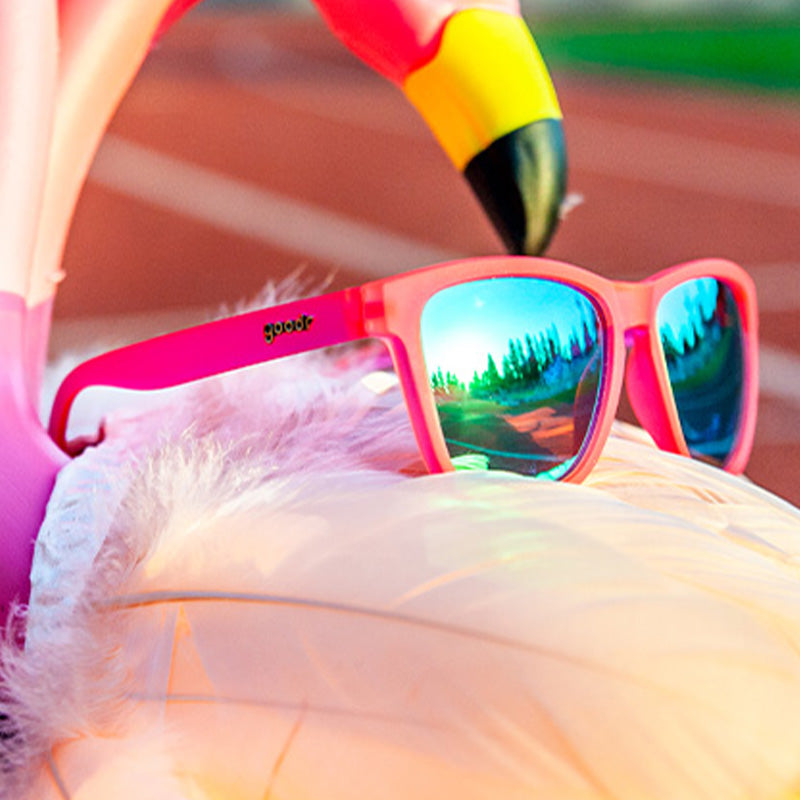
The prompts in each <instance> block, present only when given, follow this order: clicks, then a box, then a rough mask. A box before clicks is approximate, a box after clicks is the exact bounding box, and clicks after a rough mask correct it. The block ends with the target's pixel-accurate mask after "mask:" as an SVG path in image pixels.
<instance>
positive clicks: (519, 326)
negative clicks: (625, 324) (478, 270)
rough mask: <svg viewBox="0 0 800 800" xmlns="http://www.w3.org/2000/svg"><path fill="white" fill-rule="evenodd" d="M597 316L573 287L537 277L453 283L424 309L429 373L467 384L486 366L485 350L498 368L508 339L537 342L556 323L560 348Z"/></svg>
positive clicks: (580, 332)
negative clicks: (449, 375)
mask: <svg viewBox="0 0 800 800" xmlns="http://www.w3.org/2000/svg"><path fill="white" fill-rule="evenodd" d="M595 318H596V315H595V312H594V308H593V306H592V304H591V302H590V301H589V300H588V299H586V297H584V295H582V294H581V293H580V292H579V291H578V290H577V289H573V288H570V287H568V286H564V285H563V284H560V283H556V282H554V281H549V280H543V279H541V278H492V279H488V280H481V281H473V282H471V283H463V284H460V285H458V286H452V287H450V288H449V289H445V290H443V291H441V292H439V293H438V294H436V295H434V296H433V297H432V298H431V299H430V300H429V301H428V303H427V305H426V306H425V309H424V311H423V313H422V346H423V350H424V352H425V363H426V365H427V367H428V373H431V372H435V371H436V369H437V368H438V367H441V369H442V372H443V373H447V372H448V371H449V372H452V373H454V374H455V375H457V376H458V378H459V380H461V381H463V382H464V383H469V381H470V380H471V379H472V376H473V373H475V372H476V371H477V372H478V374H480V373H482V372H483V371H484V370H485V369H486V364H487V360H488V354H489V353H491V355H492V357H493V358H494V360H495V363H496V364H497V369H498V370H500V371H501V372H502V362H503V356H504V355H506V354H507V353H508V340H509V339H514V340H516V339H520V340H521V341H522V344H523V348H524V346H525V334H526V333H529V334H530V335H531V337H532V338H533V339H534V340H536V337H537V336H538V334H539V333H540V332H544V331H546V330H547V328H548V327H550V326H551V325H553V324H554V323H555V325H556V327H557V329H558V334H559V337H560V339H561V344H562V346H566V345H567V343H568V342H569V339H570V335H572V334H573V333H574V334H575V335H577V338H578V341H579V342H582V341H583V338H582V336H583V334H582V331H583V322H584V320H586V321H587V322H588V323H589V324H590V327H591V326H592V321H593V320H594V319H595Z"/></svg>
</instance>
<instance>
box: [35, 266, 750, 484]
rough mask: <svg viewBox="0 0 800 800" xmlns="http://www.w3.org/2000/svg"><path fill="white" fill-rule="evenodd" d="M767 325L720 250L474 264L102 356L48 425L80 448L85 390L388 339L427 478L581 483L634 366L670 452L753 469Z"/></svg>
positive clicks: (645, 416) (150, 385)
mask: <svg viewBox="0 0 800 800" xmlns="http://www.w3.org/2000/svg"><path fill="white" fill-rule="evenodd" d="M757 326H758V322H757V311H756V300H755V289H754V286H753V283H752V281H751V280H750V278H749V277H748V276H747V274H746V273H745V272H744V270H742V268H741V267H739V266H737V265H736V264H733V263H731V262H728V261H724V260H719V259H704V260H698V261H693V262H690V263H687V264H682V265H679V266H675V267H671V268H670V269H667V270H664V271H662V272H659V273H658V274H657V275H655V276H653V277H651V278H648V279H647V280H644V281H642V282H639V283H632V282H622V281H611V280H608V279H605V278H602V277H600V276H598V275H595V274H593V273H591V272H588V271H586V270H584V269H581V268H579V267H575V266H571V265H568V264H563V263H559V262H557V261H552V260H549V259H541V258H528V257H517V256H502V257H487V258H476V259H468V260H463V261H455V262H451V263H447V264H439V265H434V266H431V267H427V268H424V269H419V270H416V271H413V272H408V273H405V274H402V275H397V276H394V277H391V278H387V279H384V280H379V281H374V282H370V283H367V284H364V285H363V286H361V287H358V288H351V289H345V290H343V291H339V292H335V293H332V294H327V295H323V296H320V297H314V298H310V299H307V300H299V301H295V302H291V303H286V304H284V305H280V306H276V307H273V308H267V309H263V310H259V311H253V312H250V313H246V314H241V315H237V316H234V317H231V318H228V319H223V320H220V321H217V322H211V323H208V324H205V325H200V326H197V327H193V328H188V329H186V330H182V331H178V332H176V333H171V334H167V335H165V336H160V337H157V338H154V339H150V340H148V341H144V342H141V343H138V344H133V345H130V346H128V347H124V348H121V349H119V350H114V351H112V352H109V353H106V354H104V355H101V356H98V357H97V358H93V359H91V360H89V361H87V362H85V363H84V364H82V365H80V366H79V367H77V368H76V369H75V370H73V371H72V372H71V373H70V374H69V375H68V376H67V377H66V379H65V380H64V382H63V383H62V385H61V387H60V389H59V391H58V393H57V395H56V399H55V403H54V406H53V411H52V416H51V419H50V434H51V436H52V437H53V439H54V441H55V442H56V443H57V444H58V445H59V446H60V447H62V448H63V449H65V450H67V451H68V452H72V453H73V454H74V453H75V452H76V451H77V450H79V449H80V446H75V445H73V446H70V445H68V444H67V442H66V429H67V421H68V417H69V412H70V408H71V406H72V404H73V402H74V400H75V399H76V397H77V396H78V394H79V393H80V392H81V391H83V390H84V389H86V388H87V387H90V386H106V387H118V388H125V389H135V390H154V389H164V388H168V387H172V386H177V385H180V384H184V383H188V382H191V381H196V380H200V379H202V378H207V377H210V376H212V375H217V374H220V373H224V372H228V371H231V370H236V369H241V368H243V367H248V366H252V365H255V364H259V363H264V362H267V361H271V360H273V359H277V358H282V357H284V356H289V355H293V354H297V353H302V352H306V351H309V350H313V349H316V348H324V347H328V346H331V345H337V344H342V343H345V342H352V341H356V340H359V339H364V338H370V337H375V338H378V339H380V340H382V341H383V342H384V343H385V344H386V345H387V347H388V349H389V351H390V353H391V355H392V358H393V361H394V365H395V370H396V372H397V375H398V376H399V379H400V384H401V387H402V391H403V394H404V398H405V402H406V405H407V408H408V411H409V415H410V417H411V422H412V425H413V429H414V433H415V435H416V439H417V443H418V445H419V449H420V451H421V453H422V456H423V458H424V461H425V464H426V465H427V467H428V469H429V470H430V471H431V472H441V471H445V470H451V469H505V470H511V471H514V472H518V473H521V474H525V475H530V476H533V477H539V478H549V479H564V480H570V481H580V480H581V479H583V478H584V477H585V476H586V474H587V473H588V472H589V470H591V468H592V466H593V465H594V464H595V462H596V461H597V459H598V457H599V454H600V451H601V449H602V447H603V444H604V442H605V441H606V438H607V436H608V433H609V430H610V427H611V424H612V422H613V419H614V416H615V414H616V411H617V407H618V403H619V397H620V391H621V387H622V382H623V372H625V378H626V380H627V389H628V395H629V397H630V401H631V405H632V407H633V409H634V411H635V413H636V415H637V417H638V419H639V421H640V422H641V424H642V425H643V426H644V427H645V428H646V429H647V430H648V431H649V433H650V434H651V435H652V436H653V438H654V440H655V442H656V444H657V445H658V446H659V447H660V448H662V449H664V450H668V451H672V452H675V453H681V454H683V455H691V456H694V457H699V458H702V459H704V460H708V461H711V462H712V463H715V464H718V465H720V466H723V467H724V468H725V469H727V470H729V471H731V472H741V471H742V470H743V469H744V467H745V464H746V462H747V458H748V456H749V453H750V449H751V446H752V441H753V435H754V429H755V418H756V404H757V394H758V387H757V374H758V366H757V358H758V354H757ZM626 348H627V349H628V351H629V352H628V357H627V369H626V370H625V364H626V358H625V351H626Z"/></svg>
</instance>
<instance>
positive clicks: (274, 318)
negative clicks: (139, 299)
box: [49, 288, 366, 450]
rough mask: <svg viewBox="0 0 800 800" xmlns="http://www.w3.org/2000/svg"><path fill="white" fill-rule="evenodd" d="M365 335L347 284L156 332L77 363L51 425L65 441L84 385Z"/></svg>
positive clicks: (162, 380) (214, 368)
mask: <svg viewBox="0 0 800 800" xmlns="http://www.w3.org/2000/svg"><path fill="white" fill-rule="evenodd" d="M365 336H366V333H365V330H364V324H363V315H362V302H361V293H360V290H359V289H357V288H356V289H345V290H343V291H340V292H334V293H331V294H327V295H321V296H319V297H313V298H310V299H308V300H297V301H293V302H291V303H285V304H283V305H279V306H274V307H271V308H267V309H260V310H258V311H251V312H248V313H245V314H238V315H236V316H234V317H229V318H227V319H222V320H218V321H216V322H209V323H206V324H204V325H198V326H196V327H193V328H187V329H185V330H182V331H176V332H175V333H169V334H166V335H163V336H158V337H156V338H154V339H148V340H146V341H144V342H139V343H137V344H132V345H129V346H127V347H123V348H120V349H119V350H112V351H111V352H109V353H104V354H103V355H100V356H97V357H96V358H93V359H90V360H89V361H86V362H84V363H83V364H81V365H79V366H78V367H76V368H75V369H74V370H73V371H72V372H70V373H69V375H67V377H66V378H65V379H64V381H63V382H62V384H61V386H60V387H59V389H58V392H57V393H56V397H55V400H54V402H53V409H52V412H51V415H50V425H49V431H50V436H51V437H52V439H53V441H55V443H56V444H57V445H58V446H59V447H61V448H62V449H65V450H66V448H67V445H66V429H67V421H68V419H69V413H70V409H71V407H72V404H73V403H74V401H75V399H76V398H77V396H78V395H79V394H80V392H81V391H83V390H84V389H86V388H88V387H90V386H104V387H111V388H119V389H132V390H139V391H147V390H156V389H167V388H170V387H173V386H180V385H182V384H186V383H191V382H193V381H197V380H201V379H203V378H209V377H211V376H213V375H220V374H222V373H225V372H231V371H233V370H238V369H243V368H244V367H250V366H254V365H256V364H263V363H266V362H268V361H274V360H276V359H279V358H283V357H285V356H291V355H298V354H300V353H304V352H308V351H311V350H317V349H320V348H323V347H330V346H332V345H337V344H344V343H346V342H351V341H355V340H357V339H361V338H364V337H365Z"/></svg>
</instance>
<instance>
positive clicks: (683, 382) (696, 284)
mask: <svg viewBox="0 0 800 800" xmlns="http://www.w3.org/2000/svg"><path fill="white" fill-rule="evenodd" d="M656 316H657V323H658V331H659V336H660V338H661V347H662V349H663V352H664V358H665V360H666V363H667V372H668V374H669V380H670V383H671V385H672V394H673V396H674V397H675V405H676V407H677V409H678V417H679V419H680V423H681V429H682V431H683V436H684V438H685V439H686V445H687V447H688V448H689V452H690V453H691V454H692V455H693V456H696V457H698V458H702V459H705V460H707V461H711V462H713V463H715V464H722V463H723V462H725V460H726V459H727V457H728V456H729V455H730V453H731V451H732V450H733V447H734V445H735V444H736V438H737V434H738V431H739V421H740V419H741V412H742V400H743V387H744V356H743V353H744V347H743V335H742V323H741V319H740V317H739V310H738V308H737V305H736V301H735V300H734V297H733V292H732V291H731V289H730V288H729V287H728V286H727V285H726V284H724V283H722V282H721V281H718V280H716V279H715V278H698V279H696V280H691V281H686V283H682V284H681V285H680V286H676V287H675V288H674V289H672V290H671V291H669V292H667V294H666V295H664V297H663V298H662V299H661V302H660V303H659V305H658V311H657V315H656Z"/></svg>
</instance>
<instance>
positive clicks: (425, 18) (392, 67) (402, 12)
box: [314, 0, 519, 83]
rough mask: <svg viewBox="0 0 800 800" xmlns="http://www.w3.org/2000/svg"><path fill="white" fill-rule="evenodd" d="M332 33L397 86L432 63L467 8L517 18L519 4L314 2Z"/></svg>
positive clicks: (486, 0)
mask: <svg viewBox="0 0 800 800" xmlns="http://www.w3.org/2000/svg"><path fill="white" fill-rule="evenodd" d="M314 3H315V4H316V6H317V7H318V8H319V10H320V13H321V14H322V16H323V17H324V18H325V20H326V21H327V23H328V25H329V26H330V27H331V29H332V30H333V32H334V33H335V34H336V35H337V36H338V37H339V38H340V39H341V40H342V41H343V42H344V43H345V44H346V45H347V47H349V48H350V49H351V50H352V51H353V52H354V53H355V54H356V55H357V56H358V57H359V58H361V59H362V60H363V61H364V62H366V63H367V64H369V65H370V66H371V67H372V68H373V69H375V70H377V71H378V72H380V73H381V74H382V75H384V76H385V77H387V78H389V80H392V81H394V82H395V83H401V82H402V81H403V80H404V78H405V77H406V76H407V75H408V73H409V72H411V71H412V70H413V69H415V68H417V67H419V66H421V65H422V64H425V63H427V62H428V61H430V59H431V58H433V56H434V55H435V54H436V51H437V50H438V48H439V41H440V35H441V31H442V27H443V24H444V22H445V21H446V20H447V19H448V18H449V17H451V16H452V15H453V14H455V13H457V12H458V11H461V10H463V9H467V8H485V9H490V10H493V11H502V12H505V13H507V14H517V15H518V14H519V2H518V0H314Z"/></svg>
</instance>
